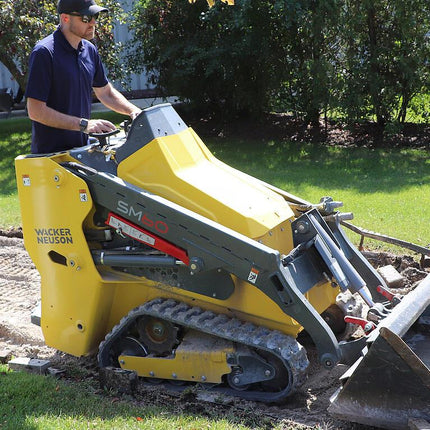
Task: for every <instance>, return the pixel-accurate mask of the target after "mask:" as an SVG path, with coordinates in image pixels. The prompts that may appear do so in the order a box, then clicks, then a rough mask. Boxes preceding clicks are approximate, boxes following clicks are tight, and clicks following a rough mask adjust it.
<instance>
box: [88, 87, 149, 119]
mask: <svg viewBox="0 0 430 430" xmlns="http://www.w3.org/2000/svg"><path fill="white" fill-rule="evenodd" d="M93 89H94V92H95V94H96V96H97V98H98V99H99V100H100V101H101V102H102V103H103V104H104V105H105V106H106V107H108V108H109V109H111V110H113V111H115V112H118V113H121V114H123V115H129V116H130V118H131V119H134V118H135V117H136V116H137V115H139V113H140V112H141V109H140V108H138V107H137V106H135V105H134V104H133V103H130V102H129V101H128V100H127V99H126V98H125V97H124V96H123V95H122V94H121V93H120V92H119V91H118V90H116V89H115V88H114V87H113V86H112V84H111V83H108V84H107V85H105V86H104V87H94V88H93Z"/></svg>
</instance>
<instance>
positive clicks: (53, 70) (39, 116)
mask: <svg viewBox="0 0 430 430" xmlns="http://www.w3.org/2000/svg"><path fill="white" fill-rule="evenodd" d="M57 10H58V13H59V16H60V24H59V26H58V28H57V30H56V31H55V32H54V33H52V34H51V35H49V36H47V37H46V38H44V39H42V40H41V41H39V42H38V43H37V44H36V46H35V47H34V49H33V51H32V53H31V56H30V65H29V66H30V67H29V78H28V84H27V88H26V94H25V95H26V98H27V109H28V114H29V117H30V119H31V120H32V121H33V128H32V132H33V134H32V143H31V151H32V152H33V153H48V152H57V151H62V150H67V149H71V148H74V147H78V146H84V145H86V144H87V142H88V134H89V133H106V132H109V131H113V130H114V129H115V126H114V124H112V123H111V122H110V121H107V120H103V119H89V118H90V114H91V103H92V91H93V90H94V93H95V95H96V96H97V98H98V99H99V100H100V101H101V102H102V103H103V104H104V105H105V106H106V107H108V108H109V109H112V110H114V111H116V112H118V113H121V114H124V115H129V116H130V117H131V119H134V118H135V117H136V116H137V115H138V114H139V113H140V112H141V110H140V109H139V108H138V107H137V106H135V105H134V104H132V103H130V102H129V101H128V100H127V99H126V98H125V97H124V96H123V95H122V94H121V93H120V92H119V91H117V90H116V89H115V88H114V87H113V86H112V84H111V83H110V82H109V81H108V79H107V77H106V74H105V71H104V68H103V65H102V62H101V59H100V56H99V54H98V51H97V48H96V47H95V46H94V45H93V44H92V43H91V42H89V41H90V40H91V39H93V38H94V35H95V28H96V24H97V18H98V15H99V13H104V12H107V11H108V10H107V9H106V8H104V7H101V6H98V5H97V4H96V3H95V1H94V0H59V2H58V6H57Z"/></svg>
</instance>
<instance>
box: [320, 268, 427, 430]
mask: <svg viewBox="0 0 430 430" xmlns="http://www.w3.org/2000/svg"><path fill="white" fill-rule="evenodd" d="M341 380H342V383H343V386H342V387H341V388H340V389H339V390H338V391H337V392H336V393H335V394H334V395H333V396H332V398H331V405H330V407H329V409H328V411H329V413H330V414H332V415H333V416H336V417H337V418H340V419H344V420H347V421H352V422H357V423H361V424H366V425H371V426H376V427H381V428H386V429H407V428H409V425H408V422H409V421H410V420H411V419H418V420H419V419H421V420H425V421H430V275H429V276H427V277H426V278H425V279H424V280H423V281H422V282H421V283H420V284H419V285H418V286H417V287H416V288H415V290H413V291H412V292H411V293H409V294H408V295H407V296H406V297H405V298H404V299H403V300H402V301H401V302H400V304H399V305H397V306H396V307H395V308H394V310H393V312H392V313H391V314H390V315H389V316H388V317H387V318H386V319H385V320H384V321H383V322H382V323H381V324H380V326H379V327H378V328H377V329H376V330H375V331H373V332H372V333H371V335H370V336H369V339H368V345H367V347H366V348H364V350H363V356H362V357H360V359H358V360H357V361H356V363H355V364H354V365H353V366H351V368H350V369H348V371H347V372H346V373H345V374H344V375H343V376H342V377H341Z"/></svg>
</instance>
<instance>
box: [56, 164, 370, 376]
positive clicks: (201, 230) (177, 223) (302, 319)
mask: <svg viewBox="0 0 430 430" xmlns="http://www.w3.org/2000/svg"><path fill="white" fill-rule="evenodd" d="M63 167H65V168H66V169H68V170H70V171H71V172H73V173H74V174H76V175H77V176H79V177H81V178H82V179H84V180H85V182H86V183H87V184H88V187H89V189H90V192H91V195H92V196H93V199H94V201H95V202H96V205H97V206H98V207H99V210H102V211H104V213H105V214H108V213H110V212H113V213H115V212H118V209H117V208H118V202H119V201H126V202H127V204H128V205H129V206H132V207H136V208H137V207H138V208H141V209H143V210H144V211H145V213H147V214H149V215H150V216H151V217H157V218H159V219H162V220H163V222H164V223H165V224H166V225H167V226H168V233H167V234H166V235H165V236H166V237H165V238H164V239H166V240H168V241H169V242H171V243H173V244H175V245H176V246H177V247H178V248H181V249H183V250H185V251H186V253H187V255H188V259H189V261H190V268H191V270H192V271H193V272H194V273H197V272H199V271H209V270H213V269H223V270H225V271H227V272H228V273H231V274H234V275H236V276H237V277H238V278H240V279H242V280H245V281H248V282H249V281H250V279H251V278H252V281H251V282H253V284H254V285H255V286H256V287H257V288H259V289H260V290H261V291H263V292H264V294H266V295H267V296H269V297H270V298H271V299H272V300H273V301H274V302H275V303H277V305H278V306H279V307H280V308H281V309H282V310H283V312H285V313H286V314H287V315H289V316H291V317H293V318H294V319H295V320H296V321H297V322H299V323H300V324H301V325H302V326H303V327H304V328H305V330H306V331H307V332H308V333H309V334H310V336H311V337H312V339H313V341H314V342H315V344H316V346H317V348H318V351H319V353H320V356H319V359H320V361H321V363H322V364H323V365H324V366H326V367H328V368H331V367H333V366H334V365H336V364H337V363H339V362H341V361H342V359H343V358H344V357H343V356H342V347H341V345H339V343H338V341H337V339H336V337H335V336H334V334H333V332H332V330H331V329H330V328H329V326H328V325H327V323H326V322H325V321H324V319H323V318H322V317H321V316H320V315H319V314H318V312H316V310H315V309H314V308H313V307H312V306H311V305H310V303H309V302H308V301H307V299H306V298H305V297H304V295H303V292H304V291H301V289H302V290H303V286H301V285H299V283H298V282H297V275H296V270H295V266H294V264H287V265H286V266H284V264H283V263H282V260H281V256H280V254H279V252H278V251H276V250H273V249H271V248H269V247H267V246H265V245H262V244H260V243H258V242H257V241H254V240H252V239H249V238H248V237H246V236H243V235H240V234H238V233H237V232H235V231H233V230H230V229H229V228H226V227H224V226H222V225H220V224H218V223H216V222H214V221H212V220H209V219H207V218H205V217H203V216H201V215H198V214H196V213H194V212H192V211H190V210H187V209H185V208H183V207H181V206H179V205H176V204H174V203H172V202H170V201H168V200H166V199H164V198H162V197H160V196H157V195H154V194H151V193H149V192H146V191H144V190H142V189H141V188H138V187H135V186H134V185H132V184H129V183H126V182H125V181H123V180H121V179H119V178H118V177H116V176H114V175H111V174H109V173H103V172H98V171H96V170H93V169H91V168H88V167H85V166H82V165H80V164H78V163H73V162H68V163H64V164H63ZM107 190H109V192H106V191H107ZM105 216H106V218H107V216H108V215H105ZM121 217H124V218H128V221H129V222H131V223H133V224H135V225H137V226H140V227H142V228H144V229H146V230H148V231H150V232H151V233H153V234H155V235H160V231H157V230H156V229H155V228H154V227H150V226H148V225H147V224H144V223H142V222H141V220H140V221H139V220H137V219H132V218H131V217H127V216H126V215H124V214H121ZM302 260H303V258H302ZM300 264H308V262H306V261H305V262H303V261H301V262H300ZM309 264H311V263H310V262H309ZM253 274H254V275H253ZM253 276H254V277H253ZM299 281H302V277H300V279H299ZM361 348H362V345H360V346H357V352H358V351H359V350H361ZM346 356H349V353H348V354H345V357H346ZM355 358H357V357H355ZM347 360H348V362H349V361H350V360H351V359H350V358H348V359H347Z"/></svg>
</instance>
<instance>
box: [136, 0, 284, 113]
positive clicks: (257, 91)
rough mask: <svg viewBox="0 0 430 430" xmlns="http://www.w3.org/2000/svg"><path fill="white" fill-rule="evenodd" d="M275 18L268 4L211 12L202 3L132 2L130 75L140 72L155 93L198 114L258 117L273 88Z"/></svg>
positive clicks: (244, 2)
mask: <svg viewBox="0 0 430 430" xmlns="http://www.w3.org/2000/svg"><path fill="white" fill-rule="evenodd" d="M273 11H274V8H273V5H272V3H271V2H268V1H251V0H241V1H240V4H239V2H238V1H236V5H235V6H233V7H231V6H227V5H224V4H222V3H221V2H216V3H215V5H214V7H212V8H208V5H207V4H206V1H205V0H198V1H196V3H195V4H194V5H189V4H188V3H187V2H181V1H171V0H140V1H136V2H135V3H134V10H133V15H132V21H131V28H132V29H133V31H134V39H133V41H132V44H131V45H130V53H129V64H130V66H131V68H132V69H133V70H134V71H136V72H139V71H140V70H141V68H142V67H145V68H146V69H147V71H149V72H150V73H152V79H153V82H156V83H157V84H158V86H159V87H161V89H166V91H167V92H169V93H170V94H175V95H177V96H179V97H181V98H183V99H188V100H190V101H191V102H192V103H193V104H194V105H197V106H199V107H200V109H203V108H204V107H207V108H209V107H210V108H211V110H214V111H216V112H218V113H222V114H224V115H226V116H227V115H230V114H232V113H240V112H247V113H252V114H254V115H257V114H258V113H259V112H261V111H262V110H264V109H266V108H267V107H268V104H269V102H270V93H271V90H272V89H273V85H274V83H275V82H276V80H274V77H275V75H276V66H277V64H278V57H277V56H278V52H277V49H276V48H275V49H273V39H272V36H273V31H272V29H271V21H272V19H271V16H272V15H273Z"/></svg>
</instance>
